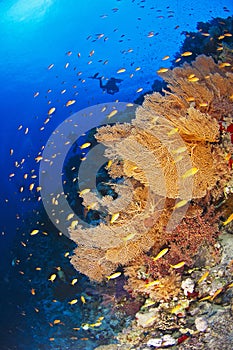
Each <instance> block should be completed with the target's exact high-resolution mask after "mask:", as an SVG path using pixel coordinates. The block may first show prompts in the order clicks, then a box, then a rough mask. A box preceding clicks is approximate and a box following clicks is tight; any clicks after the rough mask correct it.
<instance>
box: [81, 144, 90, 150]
mask: <svg viewBox="0 0 233 350" xmlns="http://www.w3.org/2000/svg"><path fill="white" fill-rule="evenodd" d="M90 146H91V143H90V142H86V143H84V144H83V145H82V146H80V148H81V149H85V148H88V147H90Z"/></svg>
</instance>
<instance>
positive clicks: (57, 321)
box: [53, 320, 61, 324]
mask: <svg viewBox="0 0 233 350" xmlns="http://www.w3.org/2000/svg"><path fill="white" fill-rule="evenodd" d="M60 322H61V320H54V321H53V324H58V323H60Z"/></svg>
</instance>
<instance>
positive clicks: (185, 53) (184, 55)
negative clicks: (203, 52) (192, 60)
mask: <svg viewBox="0 0 233 350" xmlns="http://www.w3.org/2000/svg"><path fill="white" fill-rule="evenodd" d="M192 54H193V53H192V52H191V51H185V52H183V53H182V54H181V56H183V57H187V56H191V55H192Z"/></svg>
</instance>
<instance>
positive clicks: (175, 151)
mask: <svg viewBox="0 0 233 350" xmlns="http://www.w3.org/2000/svg"><path fill="white" fill-rule="evenodd" d="M186 150H187V147H186V146H183V147H178V148H177V149H175V150H174V151H172V153H174V154H179V153H183V152H185V151H186Z"/></svg>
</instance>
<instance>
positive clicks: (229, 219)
mask: <svg viewBox="0 0 233 350" xmlns="http://www.w3.org/2000/svg"><path fill="white" fill-rule="evenodd" d="M232 220H233V213H232V214H231V215H230V216H229V218H228V219H227V220H226V221H224V223H223V225H224V226H225V225H227V224H229V223H230V222H231V221H232Z"/></svg>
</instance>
